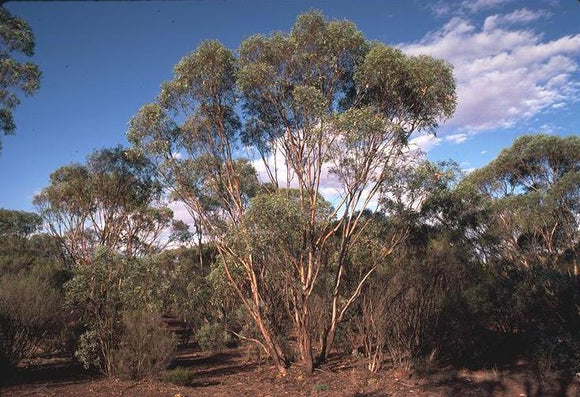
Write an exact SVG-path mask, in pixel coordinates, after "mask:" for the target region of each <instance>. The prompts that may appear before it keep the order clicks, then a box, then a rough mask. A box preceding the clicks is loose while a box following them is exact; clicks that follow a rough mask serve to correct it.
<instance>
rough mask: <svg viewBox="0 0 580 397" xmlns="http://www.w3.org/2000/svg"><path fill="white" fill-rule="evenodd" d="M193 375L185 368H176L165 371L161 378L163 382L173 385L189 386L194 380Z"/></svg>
mask: <svg viewBox="0 0 580 397" xmlns="http://www.w3.org/2000/svg"><path fill="white" fill-rule="evenodd" d="M194 377H195V375H194V374H193V372H191V371H190V370H189V369H187V368H182V367H177V368H174V369H171V370H168V371H165V372H164V373H163V375H162V376H161V379H162V380H163V382H166V383H173V384H175V385H179V386H189V385H190V384H191V383H192V382H193V379H194Z"/></svg>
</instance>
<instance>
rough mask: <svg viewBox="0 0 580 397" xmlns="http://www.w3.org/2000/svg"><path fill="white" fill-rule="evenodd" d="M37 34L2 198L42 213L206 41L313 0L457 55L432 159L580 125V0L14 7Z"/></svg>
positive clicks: (285, 25)
mask: <svg viewBox="0 0 580 397" xmlns="http://www.w3.org/2000/svg"><path fill="white" fill-rule="evenodd" d="M5 7H6V8H7V9H9V10H10V11H11V12H12V13H14V14H16V15H18V16H20V17H22V18H24V19H25V20H26V21H28V23H29V24H30V26H31V27H32V29H33V31H34V33H35V36H36V54H35V56H34V57H33V58H32V61H33V62H35V63H37V64H38V65H39V67H40V68H41V70H42V72H43V77H42V81H41V88H40V90H39V92H38V93H37V94H36V95H35V96H33V97H30V98H24V99H23V101H22V104H21V105H20V107H19V108H18V109H17V111H16V112H15V118H16V123H17V127H18V129H17V131H16V135H14V136H6V137H2V141H3V150H2V153H0V207H4V208H11V209H23V210H32V209H33V207H32V198H33V196H34V195H35V194H36V193H37V192H38V191H40V189H42V188H43V187H44V186H46V185H47V184H48V178H49V175H50V173H51V172H52V171H54V170H56V169H57V168H58V167H60V166H62V165H65V164H69V163H71V162H75V161H76V162H82V161H84V159H85V157H86V156H87V155H88V154H89V153H91V152H92V151H93V150H95V149H99V148H102V147H108V146H114V145H117V144H126V139H125V132H126V129H127V122H128V121H129V119H130V118H131V116H132V115H134V114H135V113H136V112H137V110H138V109H139V108H140V107H141V106H142V105H143V104H145V103H146V102H149V101H151V100H152V99H153V98H154V97H155V95H156V94H157V93H158V90H159V85H160V84H161V83H162V82H163V81H165V80H168V79H169V78H171V73H172V68H173V66H174V65H175V64H176V63H177V61H178V60H179V59H180V58H181V57H182V56H183V55H185V54H187V53H189V52H191V51H193V50H195V48H196V47H197V45H198V44H199V43H200V41H202V40H204V39H208V38H216V39H219V40H220V41H222V42H223V43H224V44H225V45H226V46H228V47H230V48H232V49H235V48H237V46H238V45H239V43H240V41H241V40H242V38H244V37H246V36H248V35H250V34H253V33H270V32H272V31H275V30H282V31H288V30H289V29H290V27H291V25H292V23H293V21H294V19H295V18H296V16H297V15H298V14H299V13H301V12H304V11H308V10H310V9H312V8H315V9H319V10H322V11H323V12H324V14H325V15H326V16H327V17H330V18H340V19H344V18H346V19H350V20H352V21H354V22H355V23H356V24H357V26H358V27H359V29H361V30H362V31H363V32H364V34H365V36H366V37H367V38H369V39H373V40H381V41H384V42H386V43H388V44H390V45H394V46H397V47H400V48H401V49H403V50H404V51H406V52H408V53H411V54H418V53H427V54H431V55H433V56H436V57H440V58H444V59H447V60H448V61H450V62H451V63H453V64H454V67H455V75H456V78H457V81H458V95H459V106H458V109H457V112H456V115H455V116H454V118H453V119H451V120H449V121H448V122H447V123H446V124H445V125H443V126H442V127H441V129H440V130H439V132H438V135H437V137H428V136H421V137H417V138H416V139H415V140H414V141H413V144H414V145H417V146H419V147H421V148H422V149H423V150H425V151H426V152H427V154H428V157H429V158H430V159H431V160H442V159H449V158H451V159H454V160H455V161H457V162H458V163H460V164H461V166H462V167H463V168H464V169H466V170H470V169H473V168H476V167H481V166H482V165H485V164H486V163H487V162H489V161H490V160H492V159H493V158H495V157H496V156H497V154H498V153H499V152H500V151H501V149H502V148H505V147H508V146H509V145H510V144H511V143H512V141H513V140H514V139H515V138H516V137H517V136H519V135H522V134H526V133H536V132H547V133H553V134H558V135H563V136H564V135H571V134H579V133H580V78H579V77H580V72H579V64H580V34H579V33H580V29H579V28H580V2H578V1H576V0H559V1H558V0H536V1H517V0H455V1H445V2H425V1H418V0H408V1H403V0H395V1H378V0H375V1H370V0H367V1H360V0H359V1H337V0H329V1H289V0H286V1H274V0H269V1H266V0H263V1H251V0H245V1H244V0H237V1H236V0H230V1H225V0H224V1H218V0H216V1H210V0H208V1H125V2H122V1H118V2H95V1H76V2H9V3H7V4H6V5H5Z"/></svg>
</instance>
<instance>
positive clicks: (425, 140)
mask: <svg viewBox="0 0 580 397" xmlns="http://www.w3.org/2000/svg"><path fill="white" fill-rule="evenodd" d="M440 143H441V138H438V137H436V136H435V135H419V136H417V137H415V138H412V139H411V140H410V141H409V149H410V150H411V151H417V150H420V151H422V152H425V153H427V152H429V151H430V150H431V149H433V148H434V147H435V146H438V145H439V144H440Z"/></svg>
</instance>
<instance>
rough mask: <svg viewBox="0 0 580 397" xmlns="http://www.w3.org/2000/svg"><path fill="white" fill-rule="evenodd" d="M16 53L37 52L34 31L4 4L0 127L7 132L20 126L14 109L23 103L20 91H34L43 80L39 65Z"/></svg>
mask: <svg viewBox="0 0 580 397" xmlns="http://www.w3.org/2000/svg"><path fill="white" fill-rule="evenodd" d="M13 53H21V54H23V55H26V56H32V55H34V35H33V34H32V31H31V30H30V27H29V26H28V24H27V23H26V22H25V21H24V20H22V19H20V18H18V17H15V16H14V15H12V14H11V13H10V12H9V11H8V10H6V9H5V8H4V7H3V6H0V131H3V132H4V134H13V133H14V131H15V130H16V124H15V123H14V117H13V115H12V112H13V111H14V109H15V108H16V106H18V105H19V104H20V99H19V98H18V93H23V94H24V95H32V94H34V93H35V92H36V91H37V90H38V87H39V83H40V71H39V69H38V67H37V66H36V65H35V64H33V63H30V62H27V63H21V62H18V61H17V60H16V59H14V58H13V57H12V54H13ZM1 148H2V141H1V140H0V149H1Z"/></svg>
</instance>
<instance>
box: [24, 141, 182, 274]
mask: <svg viewBox="0 0 580 397" xmlns="http://www.w3.org/2000/svg"><path fill="white" fill-rule="evenodd" d="M50 181H51V183H50V185H49V186H48V187H46V188H44V189H43V190H42V192H41V193H40V194H38V195H37V196H36V197H35V198H34V203H35V205H36V206H37V207H38V208H39V210H40V213H41V215H42V217H43V219H44V221H45V222H47V223H48V227H49V230H50V232H51V234H53V235H54V236H56V237H57V238H58V239H59V241H60V243H61V244H62V245H63V246H64V247H65V249H66V251H67V254H68V255H69V256H70V257H71V258H72V260H73V261H74V262H75V264H83V265H86V264H88V263H90V260H91V257H92V255H93V252H94V251H95V249H97V247H98V246H103V247H106V248H108V249H111V250H115V251H118V252H123V253H124V254H125V255H127V256H130V257H135V256H141V255H144V254H149V253H152V252H155V251H156V250H158V249H159V245H160V241H159V240H160V236H161V234H162V233H163V232H164V231H165V230H166V229H169V228H170V226H171V221H172V218H173V213H172V211H171V210H170V209H169V208H167V207H163V206H158V203H159V202H160V200H161V199H162V189H161V186H160V184H159V183H158V181H157V180H156V177H155V173H154V169H153V167H152V164H151V163H150V162H149V161H148V160H147V159H145V158H144V157H140V156H136V155H134V153H131V152H130V151H128V150H125V149H123V148H122V147H120V146H119V147H115V148H111V149H102V150H99V151H96V152H95V153H93V154H91V155H90V156H89V157H88V158H87V163H86V165H80V164H72V165H68V166H63V167H61V168H59V169H58V170H56V171H55V172H53V173H52V174H51V176H50ZM178 226H180V228H181V229H183V225H181V224H180V225H178Z"/></svg>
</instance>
